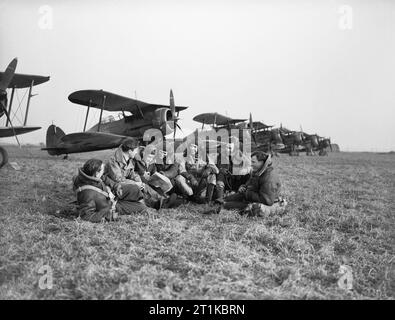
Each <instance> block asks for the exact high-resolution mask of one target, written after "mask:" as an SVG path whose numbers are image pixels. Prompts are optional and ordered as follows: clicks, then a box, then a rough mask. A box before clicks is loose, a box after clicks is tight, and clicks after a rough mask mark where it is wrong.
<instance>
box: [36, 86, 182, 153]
mask: <svg viewBox="0 0 395 320" xmlns="http://www.w3.org/2000/svg"><path fill="white" fill-rule="evenodd" d="M68 99H69V100H70V101H71V102H72V103H75V104H79V105H83V106H86V107H87V111H86V116H85V123H84V128H83V131H82V132H76V133H71V134H65V133H64V132H63V131H62V129H60V128H59V127H57V126H55V125H51V126H49V128H48V130H47V137H46V147H45V148H42V150H46V151H47V152H48V153H49V154H50V155H63V154H64V155H66V157H67V155H68V154H71V153H80V152H89V151H96V150H105V149H112V148H116V147H118V146H119V145H120V144H122V142H123V141H124V140H125V139H127V138H128V137H135V138H137V139H142V138H143V135H144V132H145V131H146V130H147V129H151V128H156V129H159V130H160V131H161V132H162V134H163V135H168V134H170V133H174V136H175V134H176V130H177V128H179V129H181V128H180V126H179V125H178V123H177V122H178V120H179V113H180V111H183V110H185V109H187V108H188V107H184V106H175V104H174V96H173V92H172V90H170V105H161V104H152V103H147V102H143V101H139V100H136V99H132V98H128V97H124V96H120V95H117V94H114V93H111V92H108V91H104V90H80V91H76V92H73V93H71V94H70V95H69V97H68ZM91 108H96V109H100V119H99V122H98V123H97V124H95V125H94V126H93V127H91V128H90V129H88V130H86V125H87V121H88V117H89V112H90V110H91ZM104 110H105V111H109V112H118V117H119V119H116V118H115V117H114V116H112V115H111V116H109V117H108V118H105V119H103V117H102V116H103V111H104Z"/></svg>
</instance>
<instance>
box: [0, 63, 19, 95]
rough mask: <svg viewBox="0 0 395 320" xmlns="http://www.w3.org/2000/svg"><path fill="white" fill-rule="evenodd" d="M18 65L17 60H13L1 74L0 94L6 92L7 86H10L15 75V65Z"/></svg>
mask: <svg viewBox="0 0 395 320" xmlns="http://www.w3.org/2000/svg"><path fill="white" fill-rule="evenodd" d="M17 64H18V58H14V59H13V60H12V61H11V62H10V64H9V65H8V67H7V69H6V70H5V71H4V73H3V78H2V79H1V81H0V91H1V93H4V92H6V90H7V88H8V86H9V85H10V83H11V81H12V78H13V77H14V74H15V69H16V65H17Z"/></svg>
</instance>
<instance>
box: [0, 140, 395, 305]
mask: <svg viewBox="0 0 395 320" xmlns="http://www.w3.org/2000/svg"><path fill="white" fill-rule="evenodd" d="M8 151H9V153H10V161H16V162H17V163H18V164H19V166H20V167H21V170H20V171H15V170H14V169H12V168H11V167H9V166H7V167H5V168H3V169H2V170H1V171H0V203H1V206H0V298H1V299H32V298H34V299H52V298H55V299H97V298H99V299H152V298H154V299H214V298H215V299H394V297H395V281H394V278H395V277H394V276H395V273H394V244H395V235H394V230H395V229H394V209H395V208H394V203H395V201H394V192H395V185H394V184H395V155H384V154H368V153H337V154H330V155H329V157H306V156H301V157H292V158H291V157H289V156H285V155H282V156H281V157H280V158H275V160H274V161H275V163H274V165H275V167H276V168H277V169H278V172H279V173H280V176H281V178H282V181H283V186H284V194H285V196H286V197H287V199H288V200H289V207H288V211H287V213H286V214H285V215H283V216H277V217H270V218H267V219H262V218H246V217H241V216H238V215H237V214H236V213H235V212H231V211H223V212H222V213H221V214H220V215H213V216H203V215H202V214H201V212H202V208H201V207H199V206H197V205H186V206H183V207H181V208H179V209H177V210H175V209H171V210H170V209H169V210H162V211H161V212H159V213H157V212H154V211H151V212H150V213H149V214H148V215H135V216H127V217H123V219H122V220H121V221H119V222H115V223H106V224H92V223H88V222H83V221H80V220H78V219H77V220H75V219H66V218H61V217H58V216H56V214H55V212H56V211H57V210H59V209H62V208H63V207H64V206H65V205H67V203H68V202H70V201H72V200H74V195H73V193H72V191H71V177H72V175H73V174H75V173H76V172H77V168H78V167H79V166H81V165H82V163H83V162H84V160H86V159H88V158H90V157H92V156H93V154H92V153H91V154H81V155H74V156H72V157H70V160H61V158H51V157H49V156H47V155H46V153H44V152H42V151H40V150H38V149H37V148H27V149H23V150H19V149H17V148H14V147H8ZM109 154H110V153H109V152H108V151H106V152H98V153H95V154H94V156H96V157H105V156H107V155H109ZM343 264H346V265H348V266H350V267H351V268H352V271H353V278H354V281H353V290H349V291H348V290H345V289H341V288H340V287H339V286H338V284H337V281H338V279H339V278H340V274H339V267H340V266H341V265H343ZM43 265H48V266H50V267H51V270H52V271H53V288H52V289H40V286H39V281H40V277H42V276H43V274H42V273H40V271H43V270H42V269H40V268H41V267H42V266H43Z"/></svg>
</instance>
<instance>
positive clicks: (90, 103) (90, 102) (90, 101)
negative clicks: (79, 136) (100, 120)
mask: <svg viewBox="0 0 395 320" xmlns="http://www.w3.org/2000/svg"><path fill="white" fill-rule="evenodd" d="M91 105H92V99H89V105H88V109H87V110H86V116H85V123H84V132H85V130H86V123H87V122H88V115H89V109H90V107H91Z"/></svg>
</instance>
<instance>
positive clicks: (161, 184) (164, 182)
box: [149, 172, 173, 193]
mask: <svg viewBox="0 0 395 320" xmlns="http://www.w3.org/2000/svg"><path fill="white" fill-rule="evenodd" d="M149 185H150V186H153V187H156V188H159V189H161V190H162V191H163V193H166V192H168V191H170V189H171V188H173V185H172V184H171V181H170V179H169V178H168V177H166V176H164V175H163V174H161V173H159V172H155V173H154V174H153V175H152V176H151V178H150V179H149Z"/></svg>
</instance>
